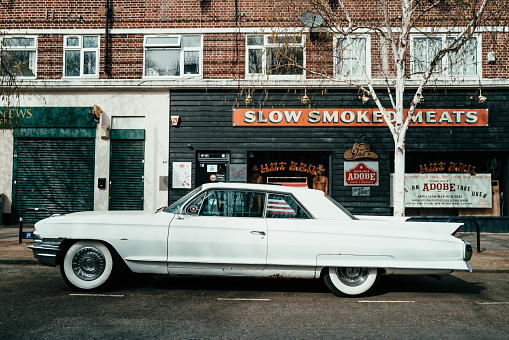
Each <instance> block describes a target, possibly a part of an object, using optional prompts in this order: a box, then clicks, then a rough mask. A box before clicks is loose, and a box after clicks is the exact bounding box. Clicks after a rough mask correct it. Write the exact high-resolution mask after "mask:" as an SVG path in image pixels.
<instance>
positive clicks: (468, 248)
mask: <svg viewBox="0 0 509 340" xmlns="http://www.w3.org/2000/svg"><path fill="white" fill-rule="evenodd" d="M463 242H465V258H464V260H465V261H470V259H471V258H472V253H473V252H472V245H471V244H470V242H467V241H463Z"/></svg>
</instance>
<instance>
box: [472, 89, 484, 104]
mask: <svg viewBox="0 0 509 340" xmlns="http://www.w3.org/2000/svg"><path fill="white" fill-rule="evenodd" d="M477 91H479V97H477V102H478V103H479V104H481V103H484V102H485V101H486V100H487V99H488V97H486V96H483V95H482V90H481V89H478V90H477ZM477 91H475V94H474V95H473V96H471V97H470V99H472V100H473V99H474V97H475V96H476V95H477Z"/></svg>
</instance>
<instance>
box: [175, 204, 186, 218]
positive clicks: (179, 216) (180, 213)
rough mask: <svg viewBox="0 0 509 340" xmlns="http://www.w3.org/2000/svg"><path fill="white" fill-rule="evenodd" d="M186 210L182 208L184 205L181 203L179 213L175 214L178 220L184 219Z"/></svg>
mask: <svg viewBox="0 0 509 340" xmlns="http://www.w3.org/2000/svg"><path fill="white" fill-rule="evenodd" d="M183 215H184V211H183V210H182V205H179V208H178V210H177V213H176V214H175V217H176V218H177V220H183V219H184V216H183Z"/></svg>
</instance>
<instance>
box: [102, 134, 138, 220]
mask: <svg viewBox="0 0 509 340" xmlns="http://www.w3.org/2000/svg"><path fill="white" fill-rule="evenodd" d="M143 171H144V141H143V140H132V139H112V140H111V156H110V197H109V210H143V198H144V197H143Z"/></svg>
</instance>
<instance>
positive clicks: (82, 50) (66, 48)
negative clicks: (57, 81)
mask: <svg viewBox="0 0 509 340" xmlns="http://www.w3.org/2000/svg"><path fill="white" fill-rule="evenodd" d="M84 37H95V38H97V47H87V48H85V47H83V38H84ZM68 38H78V39H79V44H78V46H67V39H68ZM67 51H80V75H79V76H68V75H66V74H65V70H66V67H67V65H66V58H65V56H66V52H67ZM100 51H101V37H100V36H99V35H88V34H85V35H64V53H63V54H64V55H63V59H64V62H63V69H62V76H63V77H64V78H99V59H100V57H101V54H100ZM85 52H95V54H96V58H95V73H94V74H84V73H83V72H84V69H85V67H84V66H85V65H84V63H85V61H84V60H85Z"/></svg>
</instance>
